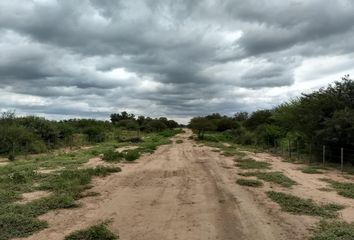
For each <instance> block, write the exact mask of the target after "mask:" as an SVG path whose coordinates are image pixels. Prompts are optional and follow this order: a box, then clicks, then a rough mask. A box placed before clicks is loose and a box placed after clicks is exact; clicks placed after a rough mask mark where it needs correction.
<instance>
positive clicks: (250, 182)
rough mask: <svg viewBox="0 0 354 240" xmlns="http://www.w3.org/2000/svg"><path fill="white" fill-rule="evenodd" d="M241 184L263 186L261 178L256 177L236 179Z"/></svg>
mask: <svg viewBox="0 0 354 240" xmlns="http://www.w3.org/2000/svg"><path fill="white" fill-rule="evenodd" d="M236 183H238V184H239V185H242V186H248V187H261V186H263V183H262V182H261V181H259V180H254V179H238V180H237V181H236Z"/></svg>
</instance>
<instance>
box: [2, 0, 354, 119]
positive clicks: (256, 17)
mask: <svg viewBox="0 0 354 240" xmlns="http://www.w3.org/2000/svg"><path fill="white" fill-rule="evenodd" d="M353 10H354V3H353V2H352V1H349V0H337V1H331V2H329V1H326V2H323V1H320V0H307V1H304V0H299V1H276V0H271V1H265V0H263V1H259V0H257V1H255V0H254V1H253V0H252V1H241V0H236V1H235V0H233V1H231V0H228V1H216V0H205V1H187V0H184V1H183V0H179V1H172V0H170V1H162V0H159V1H149V0H146V1H113V0H107V1H98V0H91V1H89V0H83V1H78V0H73V1H59V0H57V1H54V0H47V1H45V0H32V1H24V0H12V1H1V2H0V52H1V55H0V110H7V109H16V110H17V112H18V113H20V114H41V115H44V116H48V117H53V118H63V117H66V116H67V117H96V118H106V117H108V115H109V113H110V112H112V111H121V110H129V111H132V112H134V113H136V114H146V115H150V116H160V115H167V116H169V117H172V118H175V119H179V120H183V119H184V120H186V119H188V118H189V117H191V116H193V115H202V114H207V113H210V112H221V113H224V114H232V113H234V112H237V111H252V110H255V109H258V108H266V107H272V106H274V105H276V104H278V103H280V102H281V101H285V100H287V99H289V98H290V97H294V96H297V95H298V94H300V93H301V91H306V90H308V89H309V88H316V87H321V86H323V85H324V84H326V83H327V82H328V81H329V80H328V78H326V76H323V75H321V74H319V73H318V72H316V71H310V70H308V69H307V68H311V67H313V68H315V69H318V71H320V70H321V68H323V69H325V70H326V73H327V74H328V77H334V78H335V79H332V80H336V79H338V78H339V77H340V76H341V74H342V73H343V72H345V73H351V72H352V69H351V66H353V65H351V63H352V61H351V60H350V59H353V58H352V56H353V55H354V24H353V23H354V15H353ZM328 58H329V59H331V61H329V60H326V59H328ZM333 59H334V60H333ZM335 59H337V60H338V61H336V60H335ZM338 62H344V63H345V64H344V65H339V64H338ZM305 63H306V64H307V65H306V66H304V64H305ZM316 64H317V65H316ZM318 65H320V66H318ZM343 66H345V67H343ZM328 69H331V71H330V72H328ZM305 73H306V74H307V75H306V76H305Z"/></svg>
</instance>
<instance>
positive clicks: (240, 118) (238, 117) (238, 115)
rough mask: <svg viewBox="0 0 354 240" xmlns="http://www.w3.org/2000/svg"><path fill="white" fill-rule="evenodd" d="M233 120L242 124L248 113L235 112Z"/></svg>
mask: <svg viewBox="0 0 354 240" xmlns="http://www.w3.org/2000/svg"><path fill="white" fill-rule="evenodd" d="M234 119H235V120H236V121H238V122H244V121H246V120H247V119H248V112H237V113H235V115H234Z"/></svg>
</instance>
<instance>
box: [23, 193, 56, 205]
mask: <svg viewBox="0 0 354 240" xmlns="http://www.w3.org/2000/svg"><path fill="white" fill-rule="evenodd" d="M49 194H50V192H48V191H34V192H28V193H23V194H22V195H21V198H22V199H21V200H20V201H18V202H17V203H22V204H25V203H28V202H31V201H33V200H37V199H40V198H42V197H47V196H49Z"/></svg>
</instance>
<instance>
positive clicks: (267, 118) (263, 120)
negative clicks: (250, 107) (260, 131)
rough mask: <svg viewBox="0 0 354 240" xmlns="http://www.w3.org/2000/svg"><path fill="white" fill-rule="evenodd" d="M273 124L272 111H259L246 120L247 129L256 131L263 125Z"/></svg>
mask: <svg viewBox="0 0 354 240" xmlns="http://www.w3.org/2000/svg"><path fill="white" fill-rule="evenodd" d="M272 122H273V119H272V111H271V110H258V111H255V112H253V113H252V114H251V116H250V117H249V118H248V119H247V120H246V122H245V124H244V125H245V127H246V128H248V129H250V130H255V129H256V128H257V127H258V126H260V125H262V124H270V123H272Z"/></svg>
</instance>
